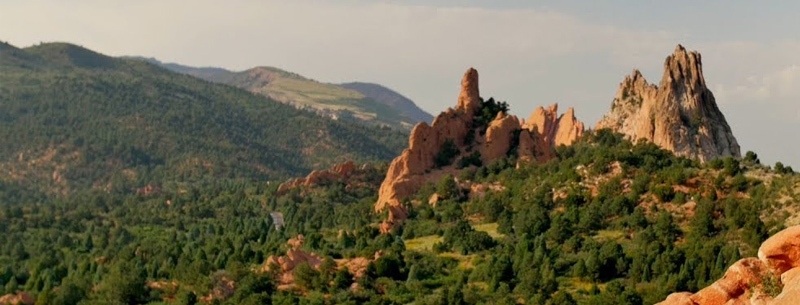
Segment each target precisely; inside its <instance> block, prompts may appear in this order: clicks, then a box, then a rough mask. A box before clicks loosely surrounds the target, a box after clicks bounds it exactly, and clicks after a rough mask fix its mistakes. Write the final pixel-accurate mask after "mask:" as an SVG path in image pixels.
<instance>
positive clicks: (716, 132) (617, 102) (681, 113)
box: [596, 45, 741, 162]
mask: <svg viewBox="0 0 800 305" xmlns="http://www.w3.org/2000/svg"><path fill="white" fill-rule="evenodd" d="M596 128H597V129H601V128H610V129H612V130H614V131H616V132H619V133H622V134H625V135H626V136H627V137H628V138H629V139H631V140H632V141H637V140H640V139H644V140H648V141H651V142H653V143H655V144H656V145H658V146H660V147H662V148H664V149H667V150H670V151H672V152H674V153H675V154H676V155H679V156H685V157H689V158H694V159H699V160H700V161H703V162H705V161H709V160H712V159H715V158H719V157H726V156H732V157H737V158H739V157H741V152H740V149H739V144H738V143H737V142H736V138H734V136H733V133H732V132H731V128H730V126H728V123H727V121H726V120H725V116H724V115H722V112H720V110H719V108H718V107H717V103H716V101H715V99H714V95H713V94H712V93H711V91H710V90H709V89H708V87H706V82H705V79H704V78H703V64H702V62H701V58H700V54H699V53H697V52H688V51H686V49H684V47H683V46H681V45H678V46H677V47H676V48H675V52H674V53H673V54H672V55H670V56H668V57H667V59H666V61H665V62H664V74H663V76H662V78H661V82H660V83H659V84H658V86H656V85H654V84H648V83H647V80H645V79H644V77H643V76H642V74H641V73H640V72H639V71H638V70H634V71H633V73H632V74H631V75H629V76H627V77H625V80H623V81H622V83H621V84H620V87H619V89H618V90H617V94H616V96H615V98H614V102H613V103H612V106H611V112H610V113H608V114H606V116H605V117H603V119H601V120H600V122H598V123H597V125H596Z"/></svg>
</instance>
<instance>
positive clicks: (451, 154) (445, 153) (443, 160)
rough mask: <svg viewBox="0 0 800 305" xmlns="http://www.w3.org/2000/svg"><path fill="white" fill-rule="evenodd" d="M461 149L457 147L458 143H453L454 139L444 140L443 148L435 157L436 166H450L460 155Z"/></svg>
mask: <svg viewBox="0 0 800 305" xmlns="http://www.w3.org/2000/svg"><path fill="white" fill-rule="evenodd" d="M458 153H459V150H458V147H456V144H455V143H453V141H452V140H450V139H448V140H446V141H444V144H443V145H442V149H441V150H440V151H439V153H438V154H436V156H435V157H434V158H433V163H434V164H435V165H436V167H442V166H448V165H450V164H453V160H454V159H455V158H456V156H458Z"/></svg>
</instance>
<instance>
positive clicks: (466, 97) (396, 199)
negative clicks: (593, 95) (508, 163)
mask: <svg viewBox="0 0 800 305" xmlns="http://www.w3.org/2000/svg"><path fill="white" fill-rule="evenodd" d="M492 103H493V101H492V102H488V101H487V102H484V101H483V100H482V99H481V97H480V92H479V89H478V72H477V71H476V70H475V69H472V68H470V69H469V70H467V72H466V73H465V74H464V77H463V78H462V80H461V92H460V94H459V96H458V104H457V106H456V108H449V109H447V110H446V111H444V112H442V113H441V114H439V115H438V116H437V117H436V118H435V119H434V121H433V124H431V125H428V124H427V123H420V124H418V125H417V126H415V127H414V129H413V130H412V131H411V136H410V137H409V145H408V148H407V149H406V150H405V151H403V153H402V155H400V156H399V157H397V158H395V159H394V161H392V164H391V165H390V167H389V170H388V172H387V173H386V178H385V179H384V181H383V183H382V184H381V187H380V191H379V197H378V201H377V202H376V204H375V211H377V212H381V211H384V210H388V211H389V215H388V219H387V221H386V222H385V223H384V224H382V226H381V229H382V231H384V232H385V231H388V230H389V229H391V227H392V226H394V225H395V224H396V223H397V222H398V221H402V220H403V219H405V218H406V210H405V208H404V207H403V206H402V200H404V199H406V198H408V197H410V196H412V195H413V194H414V193H415V192H416V191H417V190H419V188H420V187H422V186H423V185H424V184H425V183H426V182H430V181H435V180H437V179H438V178H439V177H441V176H442V175H444V174H447V173H455V172H456V171H457V170H458V168H457V167H456V166H455V165H452V164H451V165H444V166H442V165H441V164H439V166H437V164H436V161H435V160H436V156H437V155H438V154H439V153H440V152H441V151H442V150H443V149H444V148H445V146H446V145H450V146H455V148H456V149H457V152H456V153H455V154H456V157H455V158H454V159H453V160H459V158H464V157H466V156H471V155H474V154H475V153H476V152H477V153H479V154H480V159H481V162H482V163H483V164H488V163H490V162H492V161H495V160H497V159H499V158H503V157H505V156H507V155H508V154H509V153H510V152H513V153H516V155H517V156H518V158H519V160H520V161H547V160H549V159H551V158H553V157H554V153H553V148H554V147H555V146H557V145H570V144H572V143H573V142H575V141H576V140H577V139H578V138H579V137H581V136H582V135H583V131H584V125H583V123H581V122H580V121H578V120H577V119H576V118H575V114H574V111H573V109H572V108H570V109H569V110H568V111H567V112H566V113H565V114H564V115H562V116H560V117H559V116H558V113H557V112H558V105H553V106H550V107H549V108H548V109H546V110H545V109H544V108H542V107H539V108H538V109H537V110H536V111H535V112H534V113H533V114H532V115H531V117H530V118H529V119H528V122H520V120H519V119H518V118H517V117H515V116H512V115H509V114H507V113H505V112H504V111H497V113H496V114H493V115H494V118H493V119H492V118H491V117H489V118H486V117H484V116H485V115H486V114H485V112H486V111H488V110H487V109H491V108H492V107H495V106H493V105H494V104H492ZM490 104H491V105H490ZM489 112H490V113H492V112H491V111H489ZM487 119H488V120H489V122H486V121H487Z"/></svg>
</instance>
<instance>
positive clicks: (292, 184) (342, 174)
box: [278, 161, 357, 195]
mask: <svg viewBox="0 0 800 305" xmlns="http://www.w3.org/2000/svg"><path fill="white" fill-rule="evenodd" d="M356 170H357V169H356V165H355V164H354V163H353V161H347V162H345V163H342V164H337V165H334V166H333V167H331V168H330V169H327V170H315V171H312V172H311V173H310V174H308V176H306V177H304V178H296V179H293V180H289V181H286V182H284V183H281V185H279V186H278V194H279V195H282V194H286V193H287V192H289V191H290V190H292V189H295V188H298V187H313V186H316V185H320V184H326V183H331V182H334V181H343V180H346V179H347V178H349V177H350V176H351V175H353V173H355V171H356Z"/></svg>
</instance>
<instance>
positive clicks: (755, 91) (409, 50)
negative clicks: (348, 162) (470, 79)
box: [0, 0, 800, 168]
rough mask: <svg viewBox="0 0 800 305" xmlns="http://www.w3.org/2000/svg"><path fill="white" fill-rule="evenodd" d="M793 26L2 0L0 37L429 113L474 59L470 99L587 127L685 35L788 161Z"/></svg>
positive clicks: (789, 11) (579, 6)
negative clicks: (283, 78)
mask: <svg viewBox="0 0 800 305" xmlns="http://www.w3.org/2000/svg"><path fill="white" fill-rule="evenodd" d="M796 20H800V4H798V3H797V2H790V1H769V2H766V1H761V2H749V1H748V2H746V1H717V0H714V1H670V2H663V1H610V0H605V1H604V0H596V1H546V2H545V1H464V0H459V1H417V0H412V1H360V0H345V1H302V0H287V1H255V0H231V1H225V2H222V1H212V0H175V1H157V0H141V1H101V0H85V1H69V2H68V3H67V1H58V0H25V1H22V0H6V1H2V2H0V40H5V41H9V42H11V43H12V44H14V45H17V46H28V45H32V44H36V43H38V42H41V41H67V42H72V43H77V44H80V45H83V46H85V47H88V48H91V49H94V50H96V51H99V52H102V53H105V54H109V55H141V56H152V57H156V58H158V59H160V60H163V61H172V62H178V63H183V64H188V65H197V66H219V67H224V68H229V69H246V68H249V67H253V66H259V65H267V66H276V67H280V68H283V69H286V70H289V71H293V72H297V73H300V74H302V75H305V76H307V77H311V78H314V79H317V80H320V81H324V82H346V81H370V82H377V83H381V84H383V85H386V86H388V87H390V88H393V89H395V90H397V91H399V92H401V93H402V94H404V95H406V96H408V97H410V98H412V99H413V100H415V101H416V102H417V103H418V104H419V105H420V106H421V107H422V108H424V109H425V110H427V111H429V112H431V113H433V114H436V113H438V112H439V111H441V110H443V109H445V108H447V107H450V106H453V105H455V103H456V97H457V95H458V82H459V80H460V77H461V74H462V73H463V72H464V71H465V70H466V69H467V68H469V67H475V68H476V69H478V71H479V72H480V75H481V80H480V83H481V93H482V95H483V96H485V97H489V96H493V97H495V98H499V99H501V100H505V101H507V102H509V104H510V105H511V107H512V112H513V113H514V114H517V115H518V116H520V117H527V116H528V114H529V113H530V112H531V111H532V110H533V109H534V108H535V107H537V106H540V105H549V104H552V103H555V102H558V103H559V105H560V106H561V108H562V109H565V108H566V107H568V106H574V107H575V108H576V114H577V116H578V118H579V119H581V120H583V121H584V122H586V123H587V125H588V126H593V125H594V124H595V123H596V122H597V121H598V120H599V119H600V117H602V115H603V114H604V113H605V112H606V111H608V108H609V106H610V104H611V100H612V99H613V96H614V93H615V91H616V89H617V86H618V85H619V82H620V81H621V80H622V79H623V78H624V76H625V75H626V74H628V73H630V72H631V71H632V70H633V69H634V68H638V69H640V70H641V71H642V72H643V74H644V75H645V77H647V79H648V80H649V81H650V82H651V83H653V82H655V83H657V82H658V81H659V80H660V78H661V68H662V64H663V60H664V58H665V57H666V56H667V55H669V54H670V53H672V51H673V49H674V48H675V45H677V44H678V43H681V44H683V45H684V46H686V47H687V48H688V49H691V50H697V51H699V52H700V53H702V54H703V64H704V73H705V76H706V81H707V84H708V86H709V87H710V88H711V89H712V91H713V92H714V94H715V96H716V97H717V102H718V104H719V106H720V108H721V110H722V111H723V113H724V114H725V116H726V117H727V119H728V122H729V123H730V125H731V127H732V129H733V132H734V134H735V135H736V137H737V139H738V140H739V143H740V144H741V145H742V149H743V151H747V150H753V151H756V152H757V153H759V155H760V156H761V159H762V160H763V161H765V162H769V163H774V162H775V161H777V160H781V161H784V163H788V164H791V165H793V166H794V167H795V168H800V154H798V153H797V152H799V151H800V141H798V140H797V135H796V133H797V132H798V131H800V101H798V100H800V22H797V21H796Z"/></svg>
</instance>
